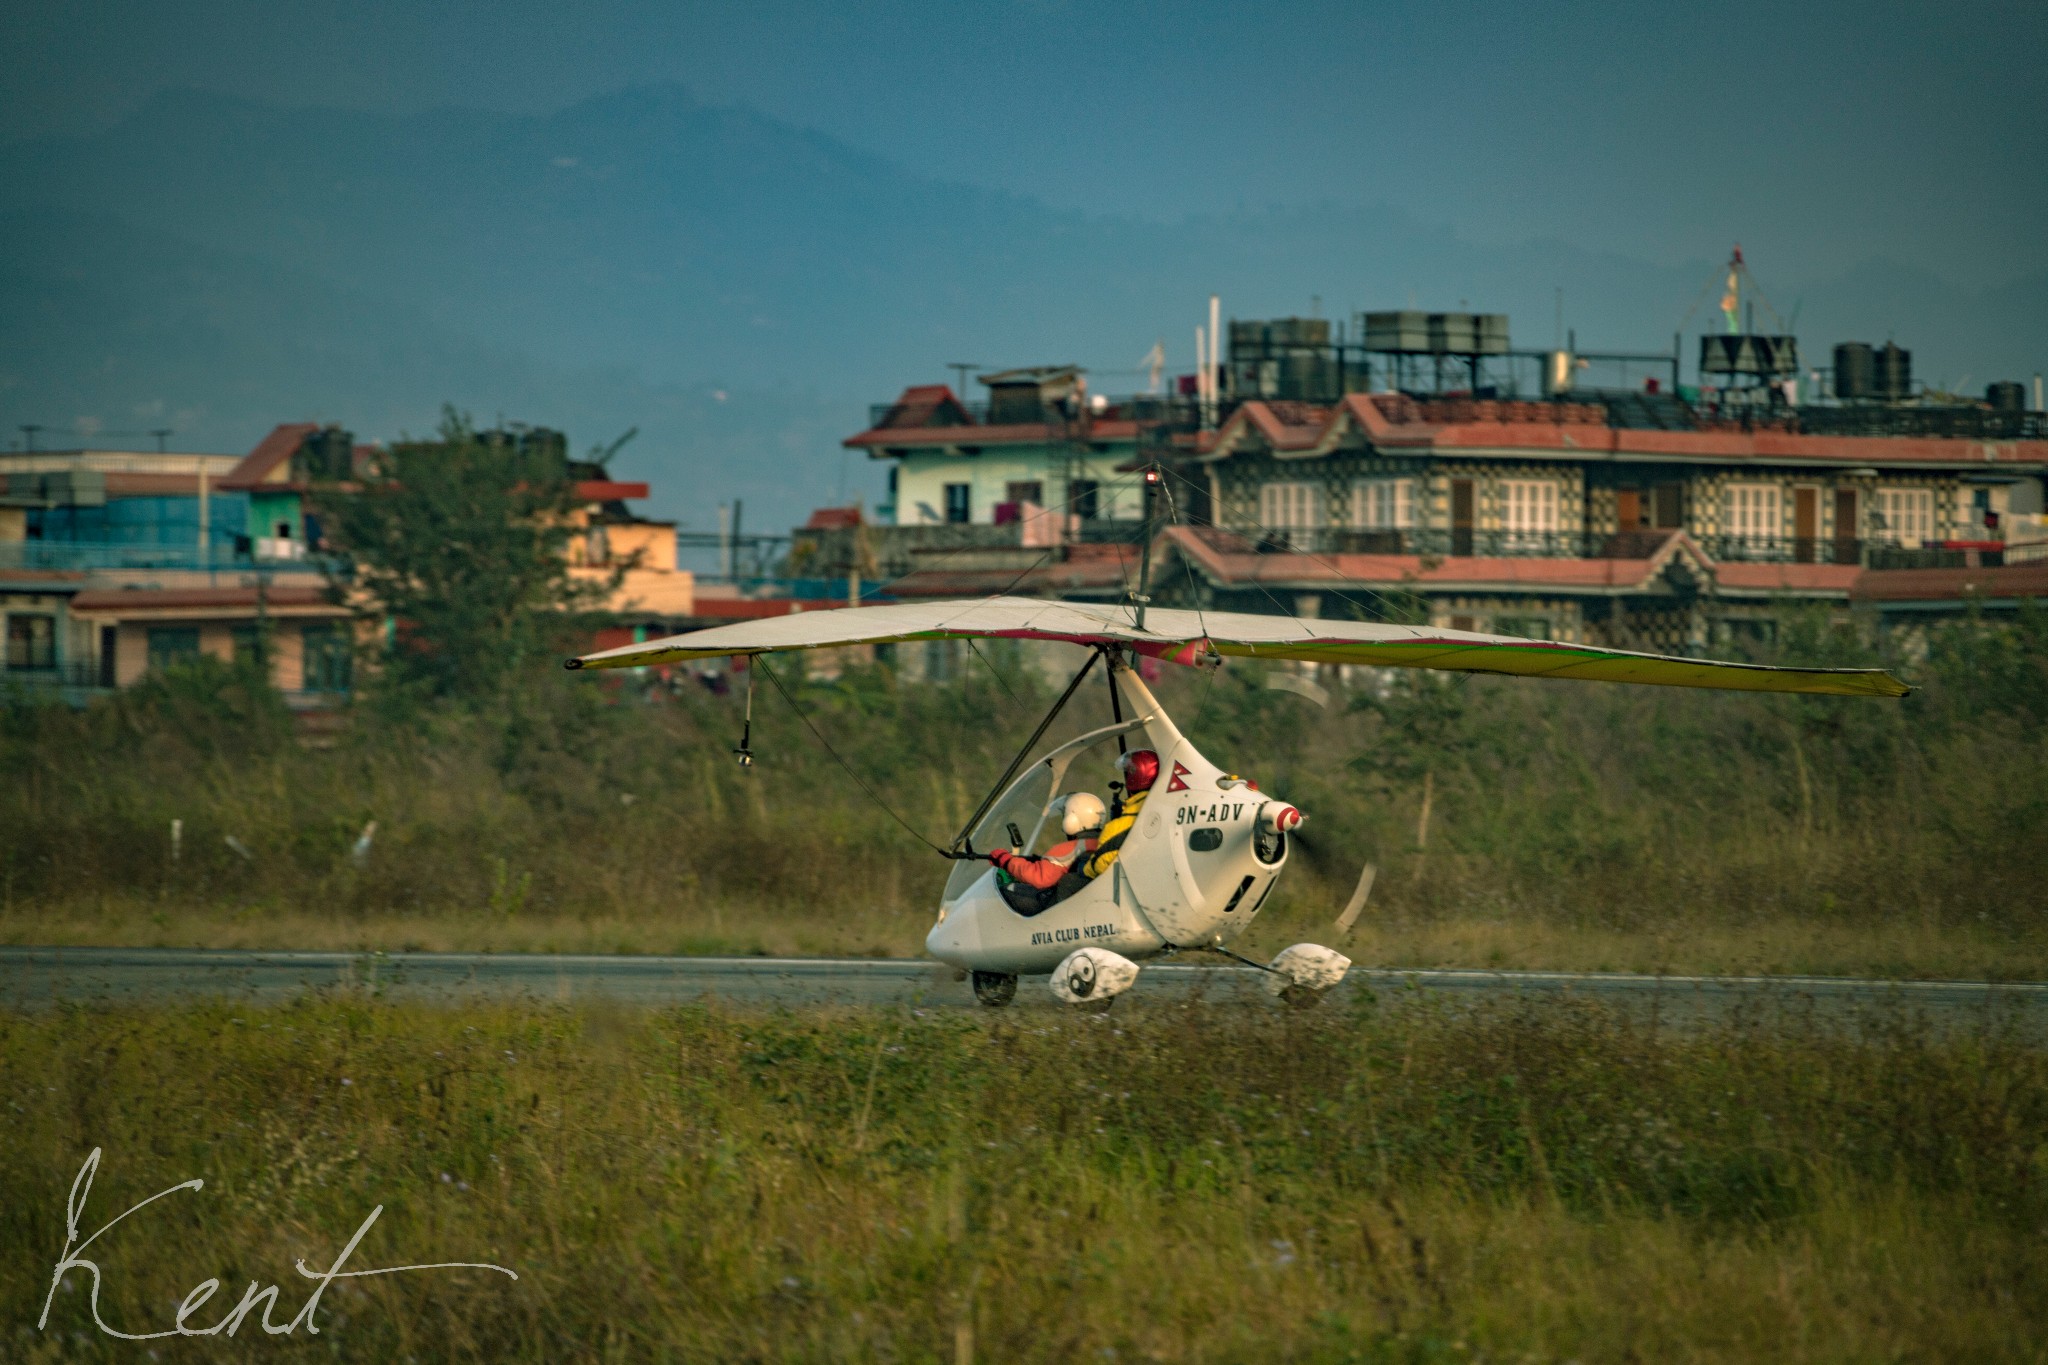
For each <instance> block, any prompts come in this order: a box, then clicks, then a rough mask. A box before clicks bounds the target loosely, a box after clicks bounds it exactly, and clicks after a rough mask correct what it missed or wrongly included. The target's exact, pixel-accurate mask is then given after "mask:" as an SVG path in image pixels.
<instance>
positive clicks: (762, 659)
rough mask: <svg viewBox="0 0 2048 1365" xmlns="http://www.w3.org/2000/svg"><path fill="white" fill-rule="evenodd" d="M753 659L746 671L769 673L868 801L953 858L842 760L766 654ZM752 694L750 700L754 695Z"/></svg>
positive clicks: (783, 695) (925, 844) (793, 707)
mask: <svg viewBox="0 0 2048 1365" xmlns="http://www.w3.org/2000/svg"><path fill="white" fill-rule="evenodd" d="M750 659H751V663H750V666H749V667H748V670H747V671H748V673H749V674H750V675H751V674H752V672H753V670H754V669H755V668H759V669H760V670H761V671H762V672H763V673H765V674H767V676H768V681H769V682H771V683H773V684H774V685H775V690H776V691H777V692H780V693H781V694H782V699H783V700H784V701H786V702H788V703H789V709H790V710H792V711H794V712H796V715H797V719H798V720H800V721H802V722H803V723H804V728H805V729H806V730H809V731H810V732H811V737H812V738H813V739H815V740H817V741H818V744H819V746H820V747H822V748H823V749H824V750H825V752H826V753H828V754H830V755H831V756H832V761H833V762H835V763H837V764H838V765H839V766H840V767H842V768H844V769H845V770H846V775H847V776H848V777H850V778H852V779H853V780H854V782H855V783H856V784H858V785H859V787H860V789H861V790H862V791H864V792H866V793H867V796H868V800H870V801H872V802H874V803H875V804H876V805H877V806H880V807H881V808H882V812H883V814H885V815H887V816H888V817H889V818H890V819H891V820H894V821H895V822H896V823H897V824H899V825H901V826H903V828H904V829H906V830H908V831H909V833H910V837H911V838H913V839H915V840H917V841H918V842H919V843H920V844H923V845H924V846H925V847H926V848H928V849H930V850H931V851H932V852H934V853H936V854H938V855H940V856H941V857H950V856H952V855H951V854H949V853H948V852H947V851H946V850H945V849H943V848H940V847H939V846H938V845H937V844H935V843H933V842H932V841H931V840H930V839H927V838H926V837H925V836H924V835H922V834H920V833H918V832H917V831H916V830H915V829H913V828H911V824H910V822H909V821H908V820H905V819H904V818H903V817H902V816H900V815H898V814H897V813H896V811H895V809H894V808H893V807H891V806H890V805H889V803H888V802H887V801H884V800H883V799H882V798H881V796H880V795H879V794H877V793H876V791H875V789H874V788H873V787H870V786H869V785H868V784H867V779H865V778H863V777H862V776H861V775H860V774H859V773H857V772H855V771H854V769H853V765H852V764H850V763H848V762H847V761H846V760H845V759H844V758H841V757H840V756H839V751H838V750H837V749H835V748H833V747H832V741H831V740H828V739H826V738H825V736H824V735H823V734H822V733H821V732H820V731H819V729H818V727H817V726H816V725H813V724H812V723H811V718H810V717H809V716H808V715H806V714H804V709H803V707H801V706H798V705H797V704H796V698H795V697H792V696H791V695H790V694H789V689H788V688H786V687H784V686H783V685H782V679H780V678H778V677H776V676H775V670H774V669H772V668H770V667H768V664H767V655H766V654H755V655H752V656H750ZM749 686H750V687H751V681H750V682H749ZM749 695H750V697H751V693H750V694H749ZM977 818H978V817H977Z"/></svg>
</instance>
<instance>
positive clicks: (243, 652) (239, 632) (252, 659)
mask: <svg viewBox="0 0 2048 1365" xmlns="http://www.w3.org/2000/svg"><path fill="white" fill-rule="evenodd" d="M228 639H229V641H230V642H231V643H232V644H233V646H234V653H235V665H236V666H237V667H249V668H254V667H257V666H258V665H260V664H262V662H263V653H264V643H263V627H261V626H258V625H246V626H231V627H230V628H229V629H228Z"/></svg>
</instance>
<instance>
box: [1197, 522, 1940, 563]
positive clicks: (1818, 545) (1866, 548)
mask: <svg viewBox="0 0 2048 1365" xmlns="http://www.w3.org/2000/svg"><path fill="white" fill-rule="evenodd" d="M1230 534H1231V535H1232V536H1234V537H1235V538H1236V539H1237V540H1238V543H1239V544H1240V545H1242V546H1248V547H1250V548H1253V549H1256V550H1257V551H1258V552H1260V553H1262V554H1289V553H1292V554H1377V555H1417V556H1424V557H1435V558H1442V559H1461V558H1476V559H1648V558H1651V557H1652V556H1654V555H1655V554H1656V553H1657V551H1658V550H1659V549H1660V548H1662V546H1663V544H1664V542H1665V541H1666V540H1668V539H1670V537H1671V536H1672V534H1673V533H1672V532H1670V531H1500V530H1481V529H1479V528H1477V527H1474V528H1470V529H1467V528H1463V527H1435V528H1428V529H1415V528H1403V529H1384V530H1372V529H1357V528H1352V527H1314V528H1307V529H1304V528H1299V527H1254V528H1251V529H1249V530H1237V529H1234V528H1233V529H1232V531H1231V532H1230ZM1692 539H1693V543H1694V544H1696V545H1698V546H1699V547H1700V549H1701V550H1702V551H1703V552H1704V553H1705V554H1706V555H1707V557H1708V558H1710V559H1713V560H1715V561H1717V562H1720V563H1724V564H1729V563H1742V564H1862V563H1864V562H1865V560H1866V558H1867V556H1868V555H1869V554H1870V553H1871V552H1872V548H1873V547H1872V544H1871V542H1868V541H1864V540H1835V539H1831V538H1830V539H1819V538H1811V537H1791V536H1781V537H1771V536H1694V537H1693V538H1692ZM1913 553H1917V552H1913Z"/></svg>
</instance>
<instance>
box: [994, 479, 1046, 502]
mask: <svg viewBox="0 0 2048 1365" xmlns="http://www.w3.org/2000/svg"><path fill="white" fill-rule="evenodd" d="M1003 501H1004V502H1035V503H1037V504H1038V505H1039V506H1041V507H1043V506H1044V505H1045V485H1044V484H1042V483H1040V482H1039V481H1038V480H1036V479H1032V480H1030V481H1029V482H1018V483H1011V484H1009V485H1007V486H1005V487H1004V489H1003Z"/></svg>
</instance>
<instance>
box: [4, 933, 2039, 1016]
mask: <svg viewBox="0 0 2048 1365" xmlns="http://www.w3.org/2000/svg"><path fill="white" fill-rule="evenodd" d="M1190 958H1192V960H1189V959H1183V960H1180V961H1170V962H1160V963H1153V964H1150V965H1147V966H1146V967H1145V969H1144V972H1143V974H1142V975H1141V976H1140V977H1139V981H1138V985H1137V986H1136V987H1135V988H1134V992H1133V999H1139V998H1142V999H1147V1000H1179V999H1187V998H1190V997H1194V996H1197V995H1199V996H1201V997H1203V998H1207V999H1221V1000H1236V999H1263V998H1264V996H1263V992H1260V991H1259V990H1258V987H1259V984H1260V981H1261V977H1260V975H1259V974H1258V973H1256V972H1254V971H1252V970H1250V969H1249V968H1244V967H1237V966H1232V965H1229V964H1221V965H1210V964H1209V963H1206V962H1203V961H1202V959H1201V958H1200V957H1199V956H1198V955H1190ZM1043 981H1044V979H1043V978H1042V977H1041V978H1026V979H1025V980H1024V981H1022V982H1020V983H1019V989H1018V993H1017V1001H1018V1004H1019V1005H1021V1006H1024V1007H1027V1008H1055V1007H1057V1006H1056V1002H1054V1001H1053V999H1052V997H1051V994H1050V993H1049V992H1048V991H1047V990H1046V989H1045V987H1044V984H1043ZM309 990H313V991H318V990H358V991H367V992H372V993H375V994H376V995H378V996H381V997H383V998H387V999H402V1000H432V1001H441V1002H444V1003H460V1002H462V1001H465V1000H482V999H490V998H505V997H524V998H528V999H537V1000H552V1001H576V1002H580V1003H581V1002H593V1001H599V1000H604V1001H613V1002H619V1003H625V1004H631V1005H642V1006H652V1005H672V1004H678V1003H682V1002H685V1001H692V1000H697V999H701V998H704V997H707V996H708V997H713V998H716V999H719V1000H723V1001H728V1002H732V1003H736V1004H749V1005H766V1006H777V1005H811V1004H849V1005H884V1004H901V1003H909V1004H917V1005H922V1006H927V1007H942V1008H943V1007H951V1008H972V1007H973V1004H974V997H973V994H972V992H971V991H970V990H969V988H968V986H967V985H966V983H965V982H963V981H959V980H956V979H955V974H954V972H953V971H952V970H951V969H950V968H947V967H943V966H940V965H939V964H937V963H932V962H917V961H902V960H878V959H859V958H765V957H607V956H594V955H593V956H577V955H556V954H539V953H533V954H524V953H498V954H491V953H389V954H386V953H298V952H244V951H225V950H223V951H206V950H191V949H177V948H8V947H0V1007H7V1008H17V1009H20V1008H35V1007H38V1006H47V1005H52V1004H56V1003H59V1002H69V1003H75V1004H92V1003H108V1004H120V1003H126V1002H137V1001H144V1000H164V999H172V998H178V997H191V996H224V997H232V998H236V999H255V1000H266V999H267V1000H281V999H286V998H289V997H290V996H292V995H294V994H297V993H300V992H303V991H309ZM1361 990H1371V991H1373V992H1375V993H1376V994H1377V995H1378V996H1379V997H1380V998H1381V999H1383V1000H1384V999H1388V998H1393V999H1398V1000H1408V999H1417V998H1428V997H1434V998H1438V999H1442V1000H1446V1001H1452V1002H1455V1001H1461V1000H1463V1001H1474V1000H1482V999H1501V998H1511V997H1514V996H1516V995H1521V996H1525V997H1526V996H1538V997H1554V996H1558V995H1570V996H1575V997H1581V998H1590V999H1594V1000H1599V1001H1602V1002H1609V1003H1615V1004H1624V1005H1633V1006H1639V1007H1650V1006H1654V1007H1656V1008H1657V1009H1658V1010H1660V1011H1662V1012H1665V1013H1668V1014H1669V1015H1671V1016H1672V1017H1674V1018H1684V1017H1700V1016H1708V1015H1720V1014H1725V1013H1727V1012H1729V1011H1730V1010H1733V1009H1739V1008H1745V1007H1751V1008H1766V1009H1785V1010H1797V1011H1800V1012H1803V1013H1805V1014H1807V1015H1809V1016H1810V1015H1811V1014H1813V1013H1814V1012H1815V1011H1816V1010H1817V1011H1820V1012H1823V1013H1828V1014H1832V1015H1835V1016H1842V1015H1844V1014H1854V1013H1856V1012H1858V1011H1861V1010H1864V1009H1867V1008H1870V1007H1882V1008H1896V1007H1898V1006H1904V1007H1906V1008H1908V1009H1911V1010H1917V1011H1922V1012H1925V1013H1927V1014H1929V1015H1931V1016H1941V1017H1944V1018H1947V1019H1949V1020H1950V1021H1952V1022H1956V1023H1962V1022H1965V1021H1968V1020H1975V1019H1985V1018H1991V1017H1996V1016H2000V1015H2004V1016H2007V1017H2011V1016H2018V1017H2021V1018H2023V1019H2024V1020H2025V1021H2026V1022H2027V1023H2028V1024H2029V1025H2030V1026H2031V1027H2032V1028H2034V1029H2035V1030H2037V1031H2048V984H2039V983H2015V984H2000V983H1991V982H1983V981H1881V980H1866V979H1859V978H1853V977H1815V976H1773V977H1690V976H1637V975H1628V974H1622V973H1603V972H1487V971H1380V970H1373V969H1370V968H1365V967H1355V968H1353V969H1352V971H1351V974H1350V976H1349V977H1348V978H1347V979H1346V981H1345V982H1344V984H1343V985H1342V986H1340V987H1339V988H1338V989H1337V990H1336V991H1334V992H1332V996H1331V998H1332V999H1333V1000H1341V999H1343V998H1344V997H1346V996H1353V995H1355V994H1356V993H1357V992H1359V991H1361Z"/></svg>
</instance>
